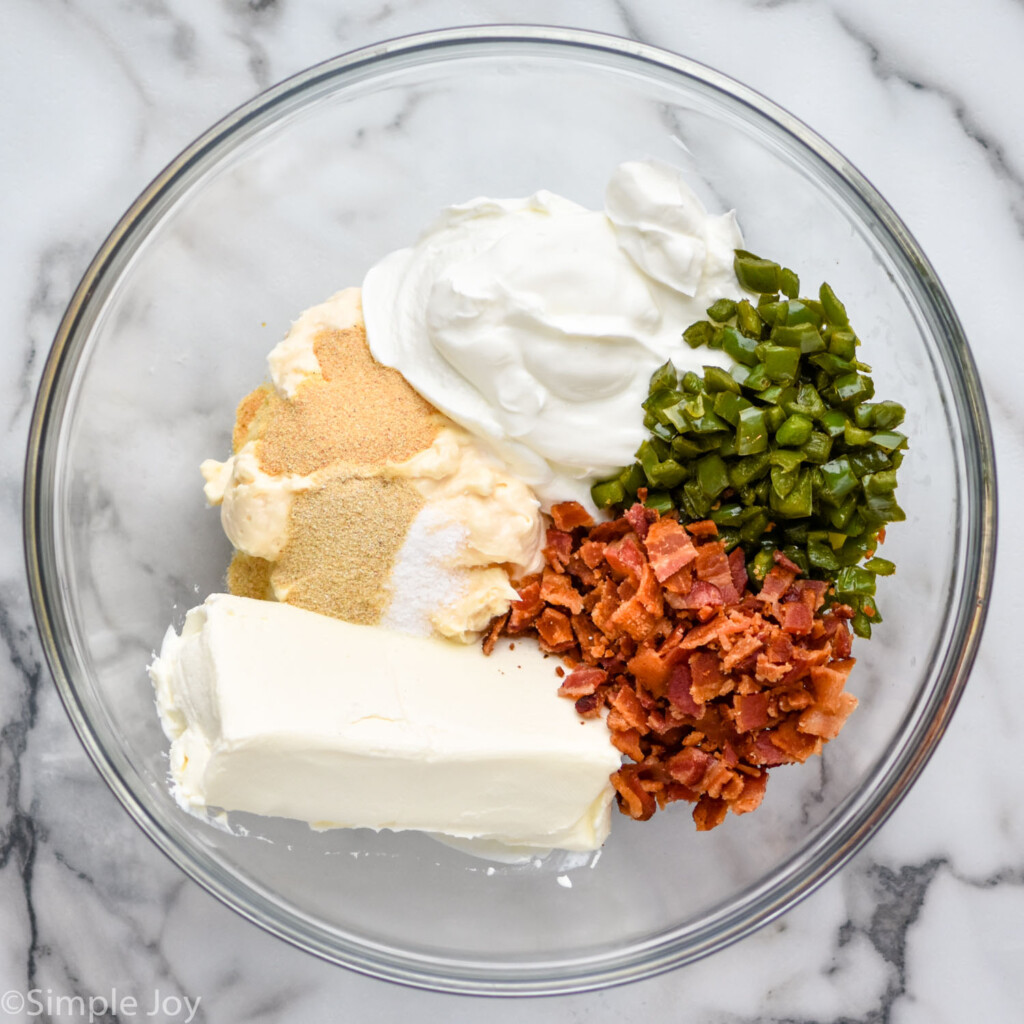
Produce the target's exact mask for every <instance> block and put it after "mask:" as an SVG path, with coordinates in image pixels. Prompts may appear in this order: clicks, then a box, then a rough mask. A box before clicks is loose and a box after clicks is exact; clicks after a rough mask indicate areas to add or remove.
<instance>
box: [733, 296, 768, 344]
mask: <svg viewBox="0 0 1024 1024" xmlns="http://www.w3.org/2000/svg"><path fill="white" fill-rule="evenodd" d="M736 326H737V327H738V328H739V329H740V333H741V334H743V335H745V336H746V337H748V338H756V339H758V340H760V338H761V332H762V330H764V326H765V323H764V321H763V320H762V319H761V314H760V313H758V311H757V310H756V309H754V307H753V306H752V305H751V304H750V301H749V300H748V299H743V300H741V301H740V302H738V303H737V304H736Z"/></svg>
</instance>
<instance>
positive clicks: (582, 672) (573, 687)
mask: <svg viewBox="0 0 1024 1024" xmlns="http://www.w3.org/2000/svg"><path fill="white" fill-rule="evenodd" d="M606 682H608V673H607V672H605V670H604V669H603V668H590V667H588V666H585V665H581V666H580V667H579V668H574V669H573V670H572V671H571V672H570V673H569V674H568V675H567V676H566V677H565V679H563V680H562V685H561V686H560V687H559V688H558V696H559V697H572V698H573V699H574V700H575V699H576V698H578V697H589V696H590V694H592V693H593V692H594V691H595V690H596V689H597V688H598V687H599V686H602V685H604V684H605V683H606Z"/></svg>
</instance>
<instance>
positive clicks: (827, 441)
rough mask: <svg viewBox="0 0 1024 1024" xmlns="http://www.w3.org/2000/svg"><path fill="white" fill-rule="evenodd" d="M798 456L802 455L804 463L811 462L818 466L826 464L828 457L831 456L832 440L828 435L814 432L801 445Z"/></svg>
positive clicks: (817, 431)
mask: <svg viewBox="0 0 1024 1024" xmlns="http://www.w3.org/2000/svg"><path fill="white" fill-rule="evenodd" d="M800 454H801V455H803V457H804V461H805V462H811V463H814V464H815V465H818V466H820V465H823V464H824V463H826V462H828V457H829V455H831V454H832V438H830V437H829V436H828V434H823V433H821V431H820V430H815V431H813V432H812V433H811V436H810V437H809V438H807V440H806V441H805V442H804V443H803V445H801V447H800Z"/></svg>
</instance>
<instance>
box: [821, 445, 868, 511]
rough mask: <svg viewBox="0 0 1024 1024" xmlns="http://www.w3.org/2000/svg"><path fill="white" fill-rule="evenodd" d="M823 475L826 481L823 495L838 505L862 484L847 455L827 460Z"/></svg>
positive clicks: (822, 470)
mask: <svg viewBox="0 0 1024 1024" xmlns="http://www.w3.org/2000/svg"><path fill="white" fill-rule="evenodd" d="M821 475H822V477H823V478H824V481H825V490H824V492H823V494H822V497H823V498H825V499H826V500H828V501H830V502H831V503H832V504H834V505H838V504H839V503H840V501H841V500H842V499H843V498H845V497H846V495H848V494H849V493H850V492H851V491H854V490H856V489H857V488H858V487H859V486H860V481H859V480H858V479H857V477H856V475H855V474H854V472H853V467H852V466H851V465H850V460H849V459H848V458H847V457H846V456H845V455H841V456H839V458H838V459H833V460H832V461H831V462H826V463H825V464H824V465H823V466H822V467H821Z"/></svg>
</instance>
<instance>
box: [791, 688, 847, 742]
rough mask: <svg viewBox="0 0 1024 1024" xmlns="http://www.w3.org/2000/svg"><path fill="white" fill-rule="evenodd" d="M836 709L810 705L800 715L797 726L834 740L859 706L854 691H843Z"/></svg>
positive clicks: (804, 731) (805, 731)
mask: <svg viewBox="0 0 1024 1024" xmlns="http://www.w3.org/2000/svg"><path fill="white" fill-rule="evenodd" d="M837 704H838V707H837V708H836V710H835V711H831V712H830V711H823V710H821V709H820V708H818V707H810V708H808V709H807V710H806V711H804V712H803V713H802V714H801V715H800V719H799V721H798V722H797V728H798V729H799V730H800V731H801V732H803V733H808V734H809V735H811V736H818V737H820V738H821V739H824V740H834V739H835V738H836V737H837V736H838V735H839V730H840V729H842V727H843V725H844V724H845V722H846V720H847V718H849V717H850V715H851V714H852V713H853V710H854V708H856V707H857V698H856V697H854V695H853V694H852V693H841V694H839V697H838V699H837Z"/></svg>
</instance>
